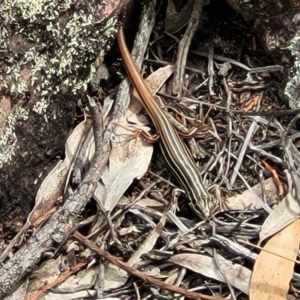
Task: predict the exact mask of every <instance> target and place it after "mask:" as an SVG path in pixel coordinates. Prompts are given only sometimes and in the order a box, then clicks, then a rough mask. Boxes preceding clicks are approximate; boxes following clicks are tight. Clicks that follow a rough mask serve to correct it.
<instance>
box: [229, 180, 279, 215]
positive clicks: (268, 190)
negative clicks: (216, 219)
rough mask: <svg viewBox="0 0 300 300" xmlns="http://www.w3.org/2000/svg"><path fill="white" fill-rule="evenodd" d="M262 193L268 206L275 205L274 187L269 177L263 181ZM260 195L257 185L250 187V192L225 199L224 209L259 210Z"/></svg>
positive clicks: (258, 185)
mask: <svg viewBox="0 0 300 300" xmlns="http://www.w3.org/2000/svg"><path fill="white" fill-rule="evenodd" d="M264 192H265V196H266V198H267V201H268V204H269V205H270V206H272V205H274V204H276V203H277V202H276V199H277V198H278V196H277V192H276V186H275V184H274V181H273V179H272V178H271V177H270V178H269V179H267V180H265V181H264ZM261 195H262V190H261V184H260V183H259V184H257V185H255V186H253V187H252V191H251V190H246V191H244V192H243V193H242V194H240V195H239V194H237V195H234V196H232V197H230V198H228V199H226V207H227V208H228V209H230V210H244V209H255V210H256V209H261V208H262V206H261V201H260V200H259V198H260V197H261Z"/></svg>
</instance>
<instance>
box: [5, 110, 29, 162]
mask: <svg viewBox="0 0 300 300" xmlns="http://www.w3.org/2000/svg"><path fill="white" fill-rule="evenodd" d="M27 119H28V110H26V109H24V108H22V107H20V106H19V107H17V108H16V109H15V110H14V111H12V112H11V113H10V114H9V115H8V117H7V119H6V124H5V127H4V130H3V132H2V135H1V136H0V168H1V167H2V165H3V164H4V163H5V162H8V161H10V160H11V159H12V157H13V155H14V154H15V150H14V149H15V145H16V142H17V136H16V133H15V125H16V123H17V122H18V123H20V122H22V121H25V120H27Z"/></svg>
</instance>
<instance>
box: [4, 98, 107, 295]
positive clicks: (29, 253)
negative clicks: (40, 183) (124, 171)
mask: <svg viewBox="0 0 300 300" xmlns="http://www.w3.org/2000/svg"><path fill="white" fill-rule="evenodd" d="M89 100H90V101H89V107H90V110H91V114H92V118H93V129H94V135H95V148H96V152H95V155H94V158H93V160H92V163H91V167H90V169H89V170H88V172H87V174H86V176H85V178H84V179H83V181H82V182H81V184H80V185H79V186H78V188H77V190H76V191H75V192H74V194H73V195H72V196H70V197H69V198H68V199H67V200H66V201H65V203H64V205H63V206H62V207H60V208H59V209H58V210H57V212H55V213H54V214H53V215H52V217H51V218H50V219H49V221H48V222H47V223H46V224H45V225H44V226H43V227H41V228H40V229H37V230H36V231H35V232H34V233H33V235H32V236H31V238H30V239H29V240H28V241H27V243H26V245H24V246H23V247H22V248H21V249H19V250H18V251H17V252H16V253H15V255H14V256H13V257H12V258H11V259H10V260H9V261H8V262H7V263H5V264H4V266H2V268H1V269H0V298H1V299H2V298H3V297H4V295H6V294H8V293H10V292H11V290H12V289H13V288H14V287H15V286H16V285H17V283H18V282H19V281H20V279H22V278H23V277H24V276H25V275H26V274H27V273H28V272H30V271H31V270H32V269H33V268H34V267H35V266H36V264H37V263H38V262H39V261H40V258H41V256H42V255H43V253H45V252H46V251H50V250H51V248H52V245H53V243H56V244H58V245H61V244H63V243H64V242H65V241H66V240H67V239H68V238H69V236H70V234H71V233H72V232H73V231H74V229H75V228H76V226H77V224H78V223H79V218H78V217H79V215H80V213H81V211H82V209H83V208H84V207H85V205H86V204H87V202H88V201H89V200H90V198H91V196H92V195H93V193H94V190H95V188H96V183H97V181H98V180H99V179H100V176H101V175H102V172H103V169H104V166H105V165H106V164H107V161H108V156H109V152H110V142H109V141H110V131H107V130H106V131H105V133H104V136H102V132H103V127H102V123H103V122H102V115H101V114H100V112H99V109H98V107H97V105H96V103H95V102H94V100H92V99H91V98H89Z"/></svg>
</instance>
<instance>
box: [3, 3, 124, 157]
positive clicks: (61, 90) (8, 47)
mask: <svg viewBox="0 0 300 300" xmlns="http://www.w3.org/2000/svg"><path fill="white" fill-rule="evenodd" d="M102 4H103V5H104V4H105V3H104V2H103V1H102V3H101V1H100V2H99V1H98V0H91V1H81V0H77V1H76V0H72V1H71V0H3V1H1V5H0V15H1V16H4V19H5V20H4V21H3V20H2V23H1V26H0V52H1V54H2V59H1V60H0V70H2V72H0V91H2V93H5V94H9V95H11V96H12V98H13V99H14V101H15V102H18V100H21V101H22V102H23V103H24V99H26V103H31V104H32V105H31V106H29V107H31V109H32V111H33V112H34V113H38V114H41V115H42V116H43V117H44V119H45V121H48V120H49V118H56V116H55V114H52V115H49V116H47V113H46V112H47V107H48V106H49V104H50V103H51V101H52V100H53V98H54V97H61V98H62V99H63V97H64V95H67V96H68V97H72V99H74V101H76V100H77V99H78V98H79V94H80V93H81V92H82V91H85V90H86V89H87V86H88V84H89V83H90V82H91V81H92V82H93V85H94V84H95V82H96V80H97V78H98V77H97V75H96V74H97V70H98V66H96V64H95V62H96V60H97V57H99V56H104V55H105V53H106V51H107V50H108V49H109V48H110V43H111V41H112V40H113V39H114V37H115V34H116V30H117V26H116V24H117V21H118V18H117V17H114V16H112V17H110V19H108V20H106V21H105V22H103V23H100V22H99V20H100V18H101V8H102V6H101V5H102ZM0 22H1V21H0ZM27 113H28V112H27ZM23 120H25V119H23ZM9 122H10V125H9V126H8V125H7V128H6V129H5V133H3V135H2V136H1V138H2V142H1V143H2V144H1V143H0V150H3V149H2V148H1V147H2V146H1V145H4V142H3V141H5V140H6V141H7V140H13V141H14V142H13V143H12V144H11V146H9V147H7V148H6V149H5V151H4V150H3V151H1V157H2V160H1V159H0V160H1V161H2V162H3V161H4V157H6V159H8V160H9V159H11V157H12V155H13V153H14V151H13V149H14V147H13V145H14V144H15V140H14V137H13V136H12V134H11V133H9V132H10V131H12V132H13V124H14V122H13V121H12V119H10V121H9Z"/></svg>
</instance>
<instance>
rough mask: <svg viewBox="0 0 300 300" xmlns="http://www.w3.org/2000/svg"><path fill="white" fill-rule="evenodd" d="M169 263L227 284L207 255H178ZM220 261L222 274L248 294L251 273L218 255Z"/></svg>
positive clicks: (212, 260)
mask: <svg viewBox="0 0 300 300" xmlns="http://www.w3.org/2000/svg"><path fill="white" fill-rule="evenodd" d="M169 261H171V262H173V263H175V264H177V265H180V266H182V267H185V268H188V269H190V270H192V271H194V272H196V273H199V274H202V275H204V276H207V277H210V278H214V279H216V280H219V281H221V282H225V280H224V278H223V275H222V274H221V273H220V271H219V269H218V268H217V266H216V264H215V262H214V259H213V258H212V257H209V256H207V255H201V254H191V253H189V254H177V255H174V256H172V257H171V258H170V259H169ZM218 261H219V265H220V268H221V269H222V272H223V273H224V274H226V276H227V279H228V281H229V282H230V284H231V285H232V286H234V287H236V288H237V289H239V290H241V291H242V292H243V293H245V294H248V293H249V283H250V277H251V271H250V270H248V269H247V268H245V267H243V266H241V265H239V264H234V263H232V262H231V261H229V260H226V259H225V258H223V257H222V256H221V255H218Z"/></svg>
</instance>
